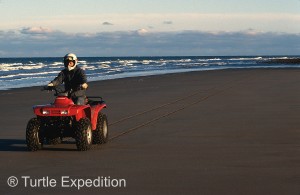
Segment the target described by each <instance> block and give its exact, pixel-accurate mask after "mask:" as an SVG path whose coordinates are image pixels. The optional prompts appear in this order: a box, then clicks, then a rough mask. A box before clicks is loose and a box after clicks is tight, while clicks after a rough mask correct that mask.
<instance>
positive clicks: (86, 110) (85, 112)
mask: <svg viewBox="0 0 300 195" xmlns="http://www.w3.org/2000/svg"><path fill="white" fill-rule="evenodd" d="M75 118H76V121H79V120H80V119H82V118H89V119H90V118H91V107H89V106H80V107H78V108H77V114H76V115H75Z"/></svg>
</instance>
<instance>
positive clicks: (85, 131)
mask: <svg viewBox="0 0 300 195" xmlns="http://www.w3.org/2000/svg"><path fill="white" fill-rule="evenodd" d="M75 140H76V146H77V149H78V150H79V151H85V150H89V149H90V148H91V145H92V127H91V122H90V120H89V119H88V118H82V119H80V120H79V121H78V122H77V124H76V127H75Z"/></svg>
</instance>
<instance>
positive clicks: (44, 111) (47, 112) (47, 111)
mask: <svg viewBox="0 0 300 195" xmlns="http://www.w3.org/2000/svg"><path fill="white" fill-rule="evenodd" d="M42 114H50V111H49V110H43V111H42Z"/></svg>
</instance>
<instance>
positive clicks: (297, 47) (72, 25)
mask: <svg viewBox="0 0 300 195" xmlns="http://www.w3.org/2000/svg"><path fill="white" fill-rule="evenodd" d="M0 13H1V17H0V24H1V26H0V27H1V28H0V57H38V56H44V57H46V56H62V55H64V54H65V53H67V52H75V53H77V55H79V56H141V55H142V56H154V55H197V56H203V55H298V54H300V25H299V24H300V0H184V1H183V0H106V1H105V0H72V1H71V0H43V1H38V0H0Z"/></svg>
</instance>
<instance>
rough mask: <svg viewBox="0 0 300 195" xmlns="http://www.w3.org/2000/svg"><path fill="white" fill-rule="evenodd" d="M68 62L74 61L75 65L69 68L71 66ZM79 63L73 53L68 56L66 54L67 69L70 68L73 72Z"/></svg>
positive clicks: (65, 63)
mask: <svg viewBox="0 0 300 195" xmlns="http://www.w3.org/2000/svg"><path fill="white" fill-rule="evenodd" d="M68 61H73V62H74V64H75V65H74V66H73V67H68V64H69V63H68ZM77 61H78V60H77V57H76V55H75V54H73V53H68V54H66V55H65V56H64V65H65V68H68V69H69V70H73V69H74V68H75V67H76V65H77Z"/></svg>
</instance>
